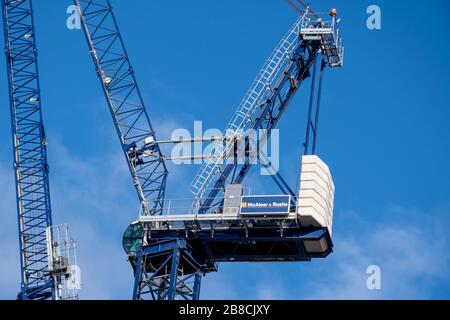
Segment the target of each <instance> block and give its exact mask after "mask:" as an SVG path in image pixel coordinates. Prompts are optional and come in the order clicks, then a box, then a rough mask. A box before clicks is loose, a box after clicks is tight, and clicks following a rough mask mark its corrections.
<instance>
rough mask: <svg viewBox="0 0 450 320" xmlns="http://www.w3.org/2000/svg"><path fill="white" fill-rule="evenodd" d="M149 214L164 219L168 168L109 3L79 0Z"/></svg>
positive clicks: (105, 1) (115, 118)
mask: <svg viewBox="0 0 450 320" xmlns="http://www.w3.org/2000/svg"><path fill="white" fill-rule="evenodd" d="M74 2H75V5H76V6H77V8H78V11H79V15H80V17H81V21H82V25H83V30H84V33H85V35H86V39H87V41H88V44H89V48H90V50H91V55H92V59H93V61H94V64H95V66H96V69H97V74H98V77H99V79H100V81H101V85H102V88H103V91H104V93H105V97H106V100H107V103H108V106H109V109H110V112H111V115H112V117H113V120H114V124H115V126H116V130H117V134H118V136H119V139H120V142H121V145H122V150H123V152H124V154H125V157H126V160H127V163H128V167H129V169H130V173H131V176H132V178H133V184H134V186H135V188H136V190H137V193H138V196H139V200H140V202H141V205H142V208H141V210H142V214H143V215H161V214H162V212H163V206H164V195H165V190H166V182H167V176H168V170H167V167H166V164H165V162H164V158H163V156H162V154H161V150H160V147H159V145H158V144H154V143H152V142H153V141H155V140H156V138H155V131H154V130H153V127H152V124H151V122H150V118H149V115H148V113H147V110H146V108H145V105H144V101H143V98H142V95H141V92H140V90H139V87H138V83H137V80H136V77H135V74H134V70H133V68H132V66H131V63H130V60H129V58H128V54H127V51H126V49H125V45H124V42H123V40H122V36H121V34H120V31H119V28H118V25H117V22H116V19H115V17H114V14H113V11H112V6H111V4H110V2H109V0H75V1H74Z"/></svg>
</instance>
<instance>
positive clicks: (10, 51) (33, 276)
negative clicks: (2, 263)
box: [1, 0, 80, 300]
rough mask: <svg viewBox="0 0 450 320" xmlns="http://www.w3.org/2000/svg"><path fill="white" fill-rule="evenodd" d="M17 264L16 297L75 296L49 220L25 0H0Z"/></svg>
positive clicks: (60, 229) (72, 268)
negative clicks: (19, 285) (13, 182)
mask: <svg viewBox="0 0 450 320" xmlns="http://www.w3.org/2000/svg"><path fill="white" fill-rule="evenodd" d="M1 6H2V15H3V28H4V36H5V53H6V65H7V74H8V85H9V99H10V112H11V127H12V142H13V150H14V172H15V182H16V193H17V199H16V200H17V212H18V225H19V250H20V267H21V290H20V292H19V294H18V296H17V298H18V299H20V300H46V299H54V300H59V299H76V298H77V297H78V290H79V289H80V278H79V276H80V270H79V268H78V266H76V258H75V244H74V242H73V240H72V239H71V238H70V236H69V233H68V227H67V225H59V226H54V225H53V223H52V210H51V203H50V187H49V166H48V162H47V145H48V142H47V138H46V135H45V130H44V124H43V120H42V105H41V91H40V84H39V75H38V64H37V49H36V33H35V28H34V18H33V7H32V1H31V0H1Z"/></svg>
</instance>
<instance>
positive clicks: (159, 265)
mask: <svg viewBox="0 0 450 320" xmlns="http://www.w3.org/2000/svg"><path fill="white" fill-rule="evenodd" d="M205 268H206V266H205V264H204V262H203V261H199V260H198V259H197V258H196V257H195V256H194V255H193V252H192V249H191V248H190V246H189V245H188V244H187V242H186V241H185V240H181V239H177V238H171V239H168V240H163V241H159V242H155V243H153V244H150V245H148V246H144V247H143V248H142V251H141V252H140V253H139V254H138V257H137V263H136V266H135V282H134V289H133V300H146V299H149V298H150V299H152V300H198V299H199V297H200V283H201V276H202V273H203V272H205V270H206V269H205Z"/></svg>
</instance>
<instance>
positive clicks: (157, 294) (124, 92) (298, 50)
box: [75, 0, 344, 300]
mask: <svg viewBox="0 0 450 320" xmlns="http://www.w3.org/2000/svg"><path fill="white" fill-rule="evenodd" d="M75 3H76V5H77V6H78V10H79V14H80V16H81V21H82V23H83V26H84V31H85V34H86V37H87V40H88V43H89V47H90V49H91V54H92V56H93V59H94V63H95V65H96V67H97V73H98V76H99V78H100V80H101V83H102V87H103V89H104V91H105V95H106V97H107V100H108V104H109V107H110V110H111V113H112V115H113V118H114V121H115V124H116V127H117V131H118V133H119V137H120V138H121V141H122V145H123V150H124V153H125V155H126V158H127V162H128V164H129V166H130V170H131V173H132V176H133V179H134V183H135V186H136V188H137V190H138V194H139V197H140V200H141V202H142V203H143V210H142V212H141V216H140V219H139V221H137V222H136V223H133V224H131V225H130V226H129V227H128V229H127V230H126V232H125V234H124V238H123V245H124V249H125V251H126V252H127V254H128V256H129V258H130V262H131V264H132V267H133V269H134V272H135V283H134V290H133V299H139V300H144V299H154V300H174V299H185V300H191V299H192V300H197V299H199V296H200V284H201V278H202V276H203V275H204V274H206V273H209V272H214V271H217V266H218V263H219V262H237V261H246V262H255V261H273V262H275V261H276V262H279V261H309V260H311V259H312V258H322V257H326V256H327V255H328V254H330V253H331V251H332V246H333V244H332V241H331V232H330V230H329V229H328V228H327V227H326V226H320V225H319V226H317V225H312V224H309V225H305V226H302V224H301V223H300V220H299V217H298V214H297V207H296V206H298V203H297V202H298V201H296V199H297V197H296V194H295V192H294V191H292V189H291V188H290V186H289V185H288V183H287V182H286V180H285V179H284V178H283V177H282V176H281V174H278V173H277V174H275V175H274V176H273V179H274V181H275V183H276V184H277V186H278V187H280V189H281V191H282V192H283V193H284V194H287V195H289V196H290V198H289V199H290V200H289V201H288V202H289V205H288V211H287V212H285V214H282V215H276V216H272V215H270V214H269V215H268V214H265V215H262V216H258V217H256V216H253V217H248V216H245V215H242V214H240V213H239V212H238V211H239V205H241V204H240V199H241V195H242V194H240V193H239V192H241V191H242V190H241V189H240V187H239V186H240V184H241V183H242V182H243V180H244V179H245V177H246V175H247V174H248V172H249V170H250V168H251V166H252V163H251V161H250V160H249V159H246V161H245V162H244V164H237V163H232V164H228V163H226V162H225V161H224V159H225V158H226V157H228V156H229V155H230V154H232V153H233V151H234V150H233V148H235V144H234V143H231V144H227V143H225V146H224V142H225V141H226V140H231V141H237V140H239V138H240V134H241V132H245V131H248V130H252V129H253V130H257V129H265V130H266V132H267V136H268V137H270V135H271V134H272V131H273V129H275V128H277V126H278V125H279V122H280V120H281V118H282V116H283V114H284V112H285V111H286V109H287V107H288V105H289V104H290V103H291V102H292V99H293V97H294V95H295V94H296V92H298V91H299V89H300V88H302V86H303V83H304V81H305V80H306V79H307V78H309V77H311V74H312V85H311V95H310V105H309V109H308V125H307V133H306V142H305V154H314V153H315V149H316V143H317V129H318V121H319V111H320V97H319V95H320V92H321V89H322V79H323V71H324V69H325V67H326V66H330V67H340V66H342V65H343V56H344V48H343V44H342V40H341V36H340V34H339V32H340V31H339V25H338V21H337V19H336V12H335V11H332V12H331V13H330V16H331V18H330V19H329V20H327V19H320V17H319V16H318V15H317V14H315V13H314V12H313V11H312V10H310V8H309V7H307V6H306V5H305V6H304V8H305V10H301V16H300V17H299V18H298V20H297V21H296V22H295V23H294V25H293V27H292V28H291V29H290V30H289V32H288V34H287V35H286V36H285V37H284V38H283V39H282V40H281V42H280V43H279V44H278V45H277V47H276V48H275V50H274V51H273V53H272V55H271V56H270V58H269V59H268V61H267V62H266V63H265V64H264V66H263V68H262V70H261V71H260V73H259V74H258V77H257V79H256V80H255V82H254V83H253V85H252V86H251V88H250V90H249V91H248V93H247V94H246V96H245V98H244V100H243V101H242V103H241V105H240V106H239V108H238V110H237V112H236V113H235V114H234V115H233V118H232V120H231V121H230V122H229V124H228V125H227V127H226V130H225V132H224V135H223V137H224V138H223V139H222V138H220V139H216V140H214V141H217V143H216V144H215V147H214V148H213V152H212V153H211V154H210V155H208V156H206V157H204V158H205V159H206V158H207V159H208V160H207V161H206V163H205V164H204V165H203V166H202V167H201V169H200V171H199V173H198V174H197V176H196V177H195V179H194V181H193V183H192V191H193V193H194V201H193V204H192V207H191V208H190V209H187V212H186V214H183V215H171V214H170V212H169V214H164V210H163V202H164V191H165V186H166V178H167V170H166V169H165V168H166V167H165V165H164V159H170V158H169V157H164V156H163V155H162V153H161V150H160V147H159V144H160V143H166V142H167V141H164V142H158V141H157V140H156V138H155V134H154V131H153V130H152V127H151V125H150V121H149V118H148V115H147V112H146V111H145V107H144V104H143V102H142V97H141V95H140V93H139V90H138V87H137V83H136V79H135V77H134V72H133V69H132V68H131V65H130V62H129V59H128V56H127V54H126V51H125V48H124V44H123V41H122V38H121V35H120V32H119V30H118V27H117V22H116V20H115V18H114V15H113V13H112V8H111V5H110V2H109V0H75ZM319 63H320V68H321V76H320V82H319V86H318V87H319V90H318V92H317V91H316V82H317V69H318V65H319ZM130 97H134V99H130ZM125 122H126V124H125ZM138 123H140V125H138ZM230 132H231V133H232V135H231V136H230ZM225 137H227V138H225ZM194 140H195V139H194ZM194 140H192V141H194ZM310 140H311V141H310ZM178 142H179V141H178ZM249 143H250V142H249V141H247V140H246V141H245V143H244V144H243V147H242V146H241V148H245V149H244V150H247V149H248V147H249ZM310 146H311V148H310ZM310 149H312V151H310ZM260 158H261V159H260V160H261V162H262V163H263V164H264V166H267V167H271V166H272V164H271V163H270V161H269V160H268V159H266V158H265V157H264V156H263V155H260ZM142 169H146V171H145V172H143V171H142ZM161 169H163V170H162V171H161ZM156 172H158V173H156ZM330 180H331V179H330ZM327 183H328V186H329V187H330V188H329V192H333V194H334V191H332V190H334V186H333V185H332V182H327ZM211 186H212V188H211V189H210V187H211ZM227 193H229V194H228V195H227ZM219 194H220V196H219ZM150 196H152V197H153V199H154V200H151V198H150ZM236 198H237V199H239V204H236ZM149 201H153V202H152V206H151V208H150V207H148V208H147V209H146V208H145V204H146V203H149ZM226 201H228V205H225V202H226ZM231 202H233V203H231ZM229 209H232V210H229ZM241 209H242V208H241ZM331 210H332V209H331Z"/></svg>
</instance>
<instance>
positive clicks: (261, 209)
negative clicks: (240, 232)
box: [241, 196, 291, 215]
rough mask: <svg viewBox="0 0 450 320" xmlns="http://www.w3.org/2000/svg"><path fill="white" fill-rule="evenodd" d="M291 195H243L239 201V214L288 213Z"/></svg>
mask: <svg viewBox="0 0 450 320" xmlns="http://www.w3.org/2000/svg"><path fill="white" fill-rule="evenodd" d="M290 203H291V196H243V197H242V201H241V214H243V215H264V214H271V215H273V214H277V215H278V214H280V215H282V214H288V213H289V209H290Z"/></svg>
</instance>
